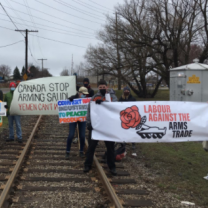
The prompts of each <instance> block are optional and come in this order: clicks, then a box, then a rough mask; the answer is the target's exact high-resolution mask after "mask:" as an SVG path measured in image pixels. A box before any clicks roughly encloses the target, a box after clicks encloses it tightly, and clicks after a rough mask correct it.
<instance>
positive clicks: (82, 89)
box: [79, 87, 89, 95]
mask: <svg viewBox="0 0 208 208" xmlns="http://www.w3.org/2000/svg"><path fill="white" fill-rule="evenodd" d="M79 92H81V93H83V94H85V95H88V94H89V93H88V90H87V88H86V87H80V88H79Z"/></svg>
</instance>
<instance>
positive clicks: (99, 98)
mask: <svg viewBox="0 0 208 208" xmlns="http://www.w3.org/2000/svg"><path fill="white" fill-rule="evenodd" d="M106 94H109V95H110V99H111V102H116V101H118V99H117V97H116V95H115V92H114V90H112V89H108V86H107V82H106V81H105V80H100V81H99V82H98V92H97V93H96V94H95V95H94V91H93V90H92V89H91V87H90V83H89V79H87V78H85V79H84V80H83V86H81V87H78V86H77V94H76V95H73V96H71V97H69V98H68V99H69V100H70V101H71V102H72V101H73V100H74V99H76V98H84V97H91V101H95V103H96V104H98V105H101V104H102V102H107V101H106V97H105V95H106ZM119 101H121V102H128V101H136V99H135V98H134V97H133V96H132V95H131V92H130V88H129V87H124V89H123V94H122V96H121V98H120V99H119ZM77 125H78V127H79V137H80V149H79V155H80V157H85V155H84V153H83V149H84V145H85V128H86V127H87V129H88V131H89V134H88V143H89V146H88V149H87V152H86V159H85V162H84V172H85V173H87V172H89V171H90V169H91V167H92V163H93V156H94V152H95V149H96V146H97V144H98V140H94V139H92V130H93V126H92V124H91V117H90V103H89V105H88V111H87V119H86V122H75V123H70V124H69V136H68V139H67V148H66V159H69V158H70V148H71V143H72V140H73V137H74V133H75V128H76V126H77ZM105 145H106V148H107V153H106V158H107V164H108V167H109V170H110V172H111V174H112V175H117V172H116V166H115V148H114V147H115V143H114V142H110V141H105Z"/></svg>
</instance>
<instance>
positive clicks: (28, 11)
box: [23, 0, 42, 55]
mask: <svg viewBox="0 0 208 208" xmlns="http://www.w3.org/2000/svg"><path fill="white" fill-rule="evenodd" d="M23 2H24V4H25V6H26V10H27V13H28V15H29V17H30V20H31V21H32V24H33V26H34V27H35V29H36V30H37V28H36V26H35V24H34V22H33V18H32V15H31V13H30V10H29V8H28V6H27V2H26V1H25V0H23ZM33 40H34V39H33ZM33 40H32V47H33V49H34V51H35V47H34V41H33ZM39 49H40V46H39ZM40 50H41V49H40ZM30 51H31V50H30ZM41 53H42V51H41ZM31 55H32V52H31Z"/></svg>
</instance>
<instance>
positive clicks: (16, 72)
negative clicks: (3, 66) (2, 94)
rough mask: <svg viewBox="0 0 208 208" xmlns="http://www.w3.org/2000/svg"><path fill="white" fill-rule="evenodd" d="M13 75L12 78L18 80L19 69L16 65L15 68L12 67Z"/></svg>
mask: <svg viewBox="0 0 208 208" xmlns="http://www.w3.org/2000/svg"><path fill="white" fill-rule="evenodd" d="M13 76H14V80H19V79H21V75H20V71H19V69H18V67H17V66H16V68H15V69H14V72H13Z"/></svg>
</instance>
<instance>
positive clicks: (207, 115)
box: [90, 101, 208, 143]
mask: <svg viewBox="0 0 208 208" xmlns="http://www.w3.org/2000/svg"><path fill="white" fill-rule="evenodd" d="M90 107H91V111H90V112H91V114H90V115H91V122H92V127H93V131H92V138H93V139H95V140H103V141H115V142H138V143H141V142H185V141H203V140H208V104H207V103H197V102H173V101H170V102H168V101H161V102H160V101H159V102H111V103H108V102H103V103H102V104H101V105H97V104H95V102H91V103H90Z"/></svg>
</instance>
